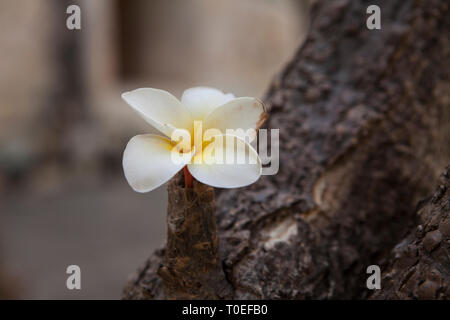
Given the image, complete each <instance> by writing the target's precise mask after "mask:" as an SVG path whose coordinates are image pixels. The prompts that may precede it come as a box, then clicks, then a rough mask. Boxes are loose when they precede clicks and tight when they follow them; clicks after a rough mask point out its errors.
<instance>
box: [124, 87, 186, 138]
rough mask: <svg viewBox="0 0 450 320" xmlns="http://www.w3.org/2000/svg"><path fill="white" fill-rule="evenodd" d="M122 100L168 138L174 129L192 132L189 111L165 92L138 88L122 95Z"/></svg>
mask: <svg viewBox="0 0 450 320" xmlns="http://www.w3.org/2000/svg"><path fill="white" fill-rule="evenodd" d="M122 99H123V100H125V101H126V102H127V103H128V104H129V105H130V106H131V107H132V108H133V109H134V110H135V111H136V112H137V113H138V114H139V115H140V116H141V117H142V118H144V119H145V121H147V122H148V123H150V124H151V125H152V126H153V127H155V128H156V129H158V130H159V131H161V132H162V133H164V134H165V135H167V136H168V137H170V136H171V134H172V132H173V130H174V129H175V128H181V129H187V130H192V128H191V127H192V119H191V115H190V113H189V110H187V108H186V107H184V106H183V105H182V104H181V103H180V101H178V99H177V98H175V97H174V96H173V95H171V94H170V93H169V92H167V91H164V90H159V89H153V88H140V89H136V90H133V91H129V92H125V93H123V94H122Z"/></svg>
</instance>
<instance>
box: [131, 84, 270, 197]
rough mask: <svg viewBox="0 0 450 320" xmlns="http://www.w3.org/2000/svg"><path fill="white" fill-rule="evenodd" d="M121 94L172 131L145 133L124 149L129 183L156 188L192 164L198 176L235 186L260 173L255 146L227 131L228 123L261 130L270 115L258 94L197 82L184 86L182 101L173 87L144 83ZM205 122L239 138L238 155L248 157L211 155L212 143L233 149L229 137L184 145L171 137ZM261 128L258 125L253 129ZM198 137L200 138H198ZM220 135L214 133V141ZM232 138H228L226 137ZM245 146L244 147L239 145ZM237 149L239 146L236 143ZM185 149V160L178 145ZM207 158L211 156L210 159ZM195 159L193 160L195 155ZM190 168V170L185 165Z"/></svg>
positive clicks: (145, 115)
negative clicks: (241, 160)
mask: <svg viewBox="0 0 450 320" xmlns="http://www.w3.org/2000/svg"><path fill="white" fill-rule="evenodd" d="M122 98H123V99H124V100H125V101H126V102H127V103H128V104H129V105H130V106H131V107H132V108H133V109H134V110H135V111H136V112H137V113H138V114H139V115H140V116H141V117H142V118H144V119H145V120H146V121H147V122H148V123H149V124H151V125H152V126H153V127H155V128H156V129H158V130H159V131H161V132H162V133H163V134H164V135H166V136H167V137H163V136H159V135H155V134H144V135H137V136H135V137H133V138H132V139H131V140H130V141H129V142H128V144H127V146H126V148H125V151H124V155H123V169H124V172H125V177H126V179H127V181H128V183H129V184H130V186H131V187H132V188H133V189H134V190H135V191H137V192H148V191H151V190H153V189H155V188H157V187H159V186H161V185H162V184H163V183H165V182H167V181H168V180H170V179H171V178H172V177H173V176H174V175H175V174H176V173H177V172H178V171H179V170H181V169H183V167H185V166H186V167H187V169H188V171H189V172H190V174H192V176H193V177H194V178H195V179H197V180H198V181H200V182H202V183H204V184H208V185H211V186H213V187H219V188H236V187H243V186H246V185H249V184H252V183H253V182H255V181H256V180H258V179H259V177H260V175H261V169H262V166H261V160H260V159H259V156H258V154H257V152H256V151H255V149H254V148H253V147H252V146H251V145H250V144H248V143H247V141H244V139H243V138H244V137H243V136H240V134H238V133H235V134H231V135H230V134H226V132H227V129H232V130H236V129H243V131H247V130H249V129H253V130H257V129H258V128H259V127H260V126H261V124H262V123H263V122H264V120H265V119H266V116H267V115H266V111H265V108H264V105H263V103H262V102H261V101H259V100H258V99H256V98H250V97H241V98H235V97H234V95H232V94H230V93H228V94H224V93H223V92H221V91H220V90H217V89H213V88H207V87H195V88H190V89H188V90H186V91H184V93H183V95H182V97H181V102H180V101H179V100H178V99H177V98H175V97H174V96H173V95H171V94H170V93H168V92H166V91H164V90H159V89H152V88H141V89H136V90H133V91H130V92H125V93H123V94H122ZM194 122H195V124H196V126H197V125H198V123H200V126H201V128H202V130H201V132H202V131H207V130H208V129H216V130H220V132H221V133H222V134H217V135H216V136H215V137H216V138H226V139H232V140H234V141H235V142H236V144H237V146H238V147H237V151H236V153H237V158H240V157H241V158H242V157H244V158H246V159H248V161H246V162H245V163H243V164H242V163H234V162H233V163H228V162H227V163H220V162H217V161H211V156H207V155H206V154H207V153H208V154H209V155H211V150H210V149H211V147H212V146H214V148H222V149H223V150H217V151H221V152H223V153H224V154H226V152H228V151H230V150H229V149H230V146H229V144H228V143H227V144H226V145H225V146H223V145H222V144H219V145H218V144H214V143H212V142H211V143H209V144H208V143H205V142H204V141H203V138H201V139H200V141H201V143H200V145H198V144H195V145H194V144H193V143H192V142H190V143H189V145H188V146H186V144H185V142H186V141H183V142H184V144H182V148H181V149H180V147H179V145H180V144H178V149H177V148H176V147H177V141H174V140H172V139H171V138H172V137H173V135H174V134H175V132H176V131H179V130H180V129H181V130H184V131H185V132H188V133H189V134H190V136H191V137H194V134H197V132H196V129H194ZM254 132H256V131H254ZM250 138H251V139H252V138H254V136H252V137H250ZM194 140H196V139H195V138H194ZM215 140H216V139H214V141H215ZM227 141H229V140H227ZM239 146H240V147H239ZM232 148H233V150H231V151H234V146H233V147H232ZM174 150H176V151H177V152H179V153H182V155H183V157H182V161H173V158H172V156H173V151H174ZM205 158H208V159H205ZM191 160H192V161H191ZM185 173H186V171H185Z"/></svg>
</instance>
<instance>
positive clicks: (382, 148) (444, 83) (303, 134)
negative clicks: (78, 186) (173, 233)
mask: <svg viewBox="0 0 450 320" xmlns="http://www.w3.org/2000/svg"><path fill="white" fill-rule="evenodd" d="M370 4H378V5H379V6H380V7H381V10H382V29H381V30H368V29H367V28H366V26H365V22H366V17H367V15H366V13H365V12H366V8H367V6H368V5H370ZM312 15H313V22H312V26H311V30H310V33H309V35H308V38H307V40H306V42H305V44H304V45H303V47H302V48H301V49H300V50H299V52H298V53H297V55H296V56H295V57H294V58H293V60H292V61H291V62H290V63H289V64H288V65H287V66H286V68H285V69H284V71H283V72H282V73H281V74H280V76H279V77H278V78H277V79H276V80H275V81H274V82H273V84H272V86H271V88H270V90H269V92H268V95H267V97H266V99H265V102H266V105H267V107H268V110H269V120H268V123H267V127H268V128H279V129H280V171H279V173H278V174H277V175H274V176H264V177H262V178H261V179H260V180H259V181H258V182H257V183H255V184H254V185H252V186H250V187H247V188H244V189H236V190H226V191H221V192H220V194H219V196H218V198H217V212H216V214H217V223H218V229H219V240H220V248H219V249H220V250H219V253H220V259H221V262H222V263H221V265H222V267H223V270H224V272H225V275H226V277H225V279H226V281H227V283H228V284H229V285H230V286H231V288H232V295H231V297H232V298H235V299H242V298H263V299H280V298H281V299H305V298H315V299H325V298H339V299H345V298H366V297H368V296H369V295H370V294H372V292H371V291H370V290H368V289H367V288H366V278H367V277H368V275H367V274H366V268H367V266H369V265H372V264H379V265H382V263H383V262H384V261H386V259H387V258H386V257H390V251H391V249H392V248H393V247H394V246H395V245H396V244H397V243H399V242H400V241H401V240H402V239H403V238H404V237H405V235H407V234H408V233H411V230H414V229H415V228H416V227H417V222H416V219H415V214H414V212H415V210H414V209H415V207H416V204H417V203H418V201H419V200H420V199H422V198H424V197H426V196H427V195H428V194H430V193H431V192H432V190H433V188H434V185H435V184H436V181H437V178H438V176H439V174H440V171H442V168H444V166H445V165H446V164H447V162H448V160H449V159H450V150H449V140H448V137H449V128H450V121H449V118H448V117H449V101H450V99H449V92H450V90H449V88H450V82H449V79H448V74H449V71H450V70H449V68H450V61H449V52H450V45H449V42H448V39H449V30H450V28H449V27H450V26H449V23H450V19H449V8H448V3H447V2H446V1H444V0H429V1H428V0H427V1H420V0H416V1H403V0H390V1H363V0H359V1H356V0H353V1H347V0H338V1H317V3H316V5H315V7H314V10H313V14H312ZM444 254H445V251H442V252H440V253H439V255H444ZM447 254H448V251H447ZM442 259H444V258H442ZM162 260H163V251H158V252H156V253H155V254H154V255H153V256H152V257H151V258H150V259H149V260H148V261H147V262H146V264H145V266H144V268H143V269H142V270H141V271H140V272H139V273H138V274H137V275H136V276H135V278H134V279H133V281H132V282H130V283H129V285H128V286H127V288H126V289H125V292H124V298H127V299H139V298H165V295H164V293H163V292H162V290H161V288H162V282H161V279H160V277H159V276H158V275H157V270H158V268H159V265H160V263H161V262H162ZM442 265H443V267H445V268H448V263H447V264H445V263H442ZM382 272H383V269H382ZM441 275H442V279H441V280H440V281H441V282H439V283H445V284H446V285H448V283H449V281H450V279H449V277H448V273H445V272H443V273H441ZM426 279H428V278H427V276H425V275H419V276H417V278H415V281H416V280H417V282H416V283H417V284H420V283H426V281H427V280H426ZM433 279H434V278H433ZM424 281H425V282H424ZM433 281H434V280H433ZM404 296H408V297H409V296H410V295H408V294H406V293H405V295H403V296H402V297H404ZM417 296H420V295H417ZM435 296H436V297H439V298H448V292H447V293H443V292H441V291H439V293H437V291H436V295H435ZM387 297H393V296H392V295H388V296H387ZM420 297H421V296H420Z"/></svg>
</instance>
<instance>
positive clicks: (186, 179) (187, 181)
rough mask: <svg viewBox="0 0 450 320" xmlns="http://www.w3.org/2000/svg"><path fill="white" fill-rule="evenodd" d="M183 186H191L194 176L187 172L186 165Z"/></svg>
mask: <svg viewBox="0 0 450 320" xmlns="http://www.w3.org/2000/svg"><path fill="white" fill-rule="evenodd" d="M183 170H184V186H185V188H192V183H193V182H194V177H193V176H192V175H191V173H190V172H189V169H188V167H187V166H184V168H183Z"/></svg>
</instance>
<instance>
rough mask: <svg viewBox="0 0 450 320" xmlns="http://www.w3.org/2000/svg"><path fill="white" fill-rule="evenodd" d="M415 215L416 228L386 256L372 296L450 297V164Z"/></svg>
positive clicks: (393, 297) (387, 297)
mask: <svg viewBox="0 0 450 320" xmlns="http://www.w3.org/2000/svg"><path fill="white" fill-rule="evenodd" d="M417 215H418V220H419V223H418V225H417V227H416V228H413V229H412V230H411V232H410V234H409V235H408V237H406V238H405V239H404V240H402V241H401V242H400V243H398V244H397V245H396V246H395V247H394V249H393V250H392V253H391V254H390V255H389V256H388V258H387V261H388V263H389V265H388V266H386V267H384V268H383V270H384V272H383V275H384V276H383V277H382V281H381V283H382V288H383V290H377V291H376V292H375V293H374V294H373V296H372V298H373V299H449V298H450V281H449V280H450V165H449V166H447V169H446V171H445V172H444V174H443V175H442V179H441V183H440V185H439V187H438V188H437V190H436V192H435V193H434V194H433V196H432V197H430V198H429V199H427V200H426V201H424V202H422V203H421V204H420V205H419V209H418V211H417Z"/></svg>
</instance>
